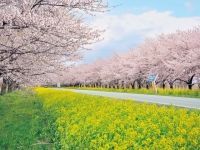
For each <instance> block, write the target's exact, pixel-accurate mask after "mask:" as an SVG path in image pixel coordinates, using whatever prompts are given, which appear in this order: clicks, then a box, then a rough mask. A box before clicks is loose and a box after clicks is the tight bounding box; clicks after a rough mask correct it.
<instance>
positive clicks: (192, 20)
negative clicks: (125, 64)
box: [82, 0, 200, 63]
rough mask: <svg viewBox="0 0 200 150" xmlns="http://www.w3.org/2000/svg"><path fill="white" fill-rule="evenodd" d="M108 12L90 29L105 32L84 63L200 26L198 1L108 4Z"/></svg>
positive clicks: (130, 0) (120, 1) (129, 0)
mask: <svg viewBox="0 0 200 150" xmlns="http://www.w3.org/2000/svg"><path fill="white" fill-rule="evenodd" d="M108 4H109V11H107V12H105V13H102V14H97V15H96V16H95V17H94V18H93V19H92V21H91V25H92V26H93V27H95V28H97V29H100V30H105V31H104V32H103V33H102V40H101V41H100V42H98V43H95V44H92V45H91V46H90V47H89V48H91V49H92V50H90V51H87V52H85V54H84V55H83V60H82V62H83V63H91V62H94V61H95V60H97V59H101V58H109V57H111V56H112V55H113V54H120V53H123V52H126V51H128V50H130V49H134V47H137V46H138V45H139V44H141V43H142V42H143V41H144V40H145V39H147V38H154V37H156V36H157V35H159V34H162V33H164V34H167V33H173V32H176V31H177V30H187V29H192V28H193V27H196V26H199V25H200V0H163V1H161V0H108Z"/></svg>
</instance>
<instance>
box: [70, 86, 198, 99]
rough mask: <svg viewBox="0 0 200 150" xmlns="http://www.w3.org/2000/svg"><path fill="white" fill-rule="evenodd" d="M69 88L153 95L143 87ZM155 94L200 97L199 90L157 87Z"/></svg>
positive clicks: (151, 91)
mask: <svg viewBox="0 0 200 150" xmlns="http://www.w3.org/2000/svg"><path fill="white" fill-rule="evenodd" d="M70 88H71V89H72V88H73V89H80V90H96V91H106V92H125V93H135V94H149V95H155V91H154V90H153V89H145V88H143V89H114V88H86V87H82V88H74V87H70ZM157 95H163V96H178V97H193V98H200V90H199V89H194V90H189V89H162V88H158V93H157Z"/></svg>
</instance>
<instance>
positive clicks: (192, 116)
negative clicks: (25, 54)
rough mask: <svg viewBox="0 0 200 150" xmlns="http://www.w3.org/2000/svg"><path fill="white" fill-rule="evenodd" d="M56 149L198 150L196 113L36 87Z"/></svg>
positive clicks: (199, 136)
mask: <svg viewBox="0 0 200 150" xmlns="http://www.w3.org/2000/svg"><path fill="white" fill-rule="evenodd" d="M36 91H37V93H38V95H39V96H40V98H41V99H42V101H43V105H44V106H45V109H47V110H49V111H50V112H51V113H52V114H53V115H55V116H56V118H57V119H56V121H55V124H56V131H55V135H56V137H55V140H56V142H55V144H56V148H57V149H63V150H65V149H84V148H88V149H94V150H95V149H102V150H107V149H120V150H123V149H162V150H165V149H166V150H170V149H191V150H193V149H198V148H199V147H200V124H199V122H200V111H199V110H189V109H182V108H175V107H166V106H157V105H149V104H141V103H136V102H132V101H122V100H117V99H111V98H105V97H98V96H88V95H82V94H77V93H72V92H69V91H58V90H52V89H44V88H38V89H37V90H36Z"/></svg>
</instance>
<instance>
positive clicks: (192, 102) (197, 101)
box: [60, 89, 200, 109]
mask: <svg viewBox="0 0 200 150" xmlns="http://www.w3.org/2000/svg"><path fill="white" fill-rule="evenodd" d="M60 90H69V89H60ZM70 91H73V92H76V93H81V94H88V95H96V96H104V97H111V98H118V99H124V100H127V99H128V100H134V101H138V102H147V103H155V104H161V105H174V106H178V107H185V108H194V109H200V98H186V97H173V96H158V95H145V94H131V93H119V92H102V91H92V90H76V89H70Z"/></svg>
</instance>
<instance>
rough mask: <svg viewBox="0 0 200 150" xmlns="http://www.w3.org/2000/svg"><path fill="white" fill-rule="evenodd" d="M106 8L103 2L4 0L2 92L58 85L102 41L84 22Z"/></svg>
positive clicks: (0, 16)
mask: <svg viewBox="0 0 200 150" xmlns="http://www.w3.org/2000/svg"><path fill="white" fill-rule="evenodd" d="M105 9H106V3H105V2H104V1H103V0H1V1H0V91H2V90H3V89H2V88H3V87H5V88H4V91H8V90H9V89H12V88H14V87H17V86H18V85H33V84H34V85H37V84H44V83H47V82H52V81H55V80H56V77H57V76H59V75H60V74H62V72H65V71H66V69H67V67H66V66H67V65H66V62H67V63H68V62H70V61H75V60H77V59H79V58H80V52H81V51H82V50H84V49H85V47H86V46H87V45H88V44H90V43H93V42H96V41H98V38H99V36H100V32H99V31H97V30H95V29H93V28H91V27H90V26H89V25H88V24H87V23H86V21H85V20H84V19H83V17H84V16H85V15H90V14H92V13H93V12H103V11H105ZM1 89H2V90H1Z"/></svg>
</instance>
